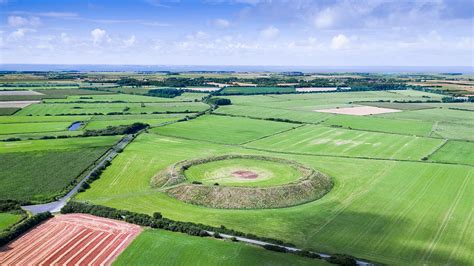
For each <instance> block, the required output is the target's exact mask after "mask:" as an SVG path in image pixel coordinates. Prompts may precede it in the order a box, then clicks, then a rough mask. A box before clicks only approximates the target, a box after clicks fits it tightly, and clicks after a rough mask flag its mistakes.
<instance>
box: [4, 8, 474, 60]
mask: <svg viewBox="0 0 474 266" xmlns="http://www.w3.org/2000/svg"><path fill="white" fill-rule="evenodd" d="M473 2H474V1H471V0H467V1H466V0H430V1H421V0H399V1H372V0H359V1H356V0H354V1H349V0H347V1H326V0H320V1H305V0H291V1H284V0H280V1H271V0H266V1H265V0H261V1H260V0H233V1H221V0H205V1H184V0H182V1H179V0H161V1H160V0H142V1H140V0H136V1H124V0H102V1H92V0H89V1H80V0H77V1H68V0H63V1H50V0H41V1H37V0H36V1H35V0H30V1H21V0H0V14H1V15H0V63H42V64H156V65H294V66H472V65H474V63H473V61H474V47H473V38H474V24H473V23H474V20H473V17H474V11H473V10H474V4H473Z"/></svg>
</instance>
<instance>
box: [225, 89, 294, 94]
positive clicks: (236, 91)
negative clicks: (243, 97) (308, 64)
mask: <svg viewBox="0 0 474 266" xmlns="http://www.w3.org/2000/svg"><path fill="white" fill-rule="evenodd" d="M295 91H296V90H295V88H293V87H225V88H224V89H223V90H222V91H221V92H220V93H221V94H224V95H227V94H230V95H232V94H266V93H288V92H295Z"/></svg>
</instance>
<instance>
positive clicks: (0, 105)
mask: <svg viewBox="0 0 474 266" xmlns="http://www.w3.org/2000/svg"><path fill="white" fill-rule="evenodd" d="M40 102H41V101H4V102H0V108H23V107H27V106H28V105H31V104H34V103H40Z"/></svg>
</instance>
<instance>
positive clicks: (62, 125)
mask: <svg viewBox="0 0 474 266" xmlns="http://www.w3.org/2000/svg"><path fill="white" fill-rule="evenodd" d="M70 125H71V123H70V122H45V123H40V122H35V123H9V124H0V136H1V135H7V134H15V133H35V132H49V131H64V130H67V129H68V127H69V126H70Z"/></svg>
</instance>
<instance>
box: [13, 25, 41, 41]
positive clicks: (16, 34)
mask: <svg viewBox="0 0 474 266" xmlns="http://www.w3.org/2000/svg"><path fill="white" fill-rule="evenodd" d="M34 31H35V30H33V29H25V28H21V29H17V30H15V31H14V32H12V33H10V35H8V40H9V41H17V40H19V39H22V38H23V37H25V34H26V33H28V32H34Z"/></svg>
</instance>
